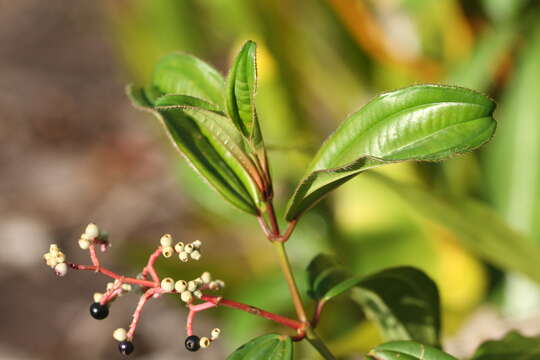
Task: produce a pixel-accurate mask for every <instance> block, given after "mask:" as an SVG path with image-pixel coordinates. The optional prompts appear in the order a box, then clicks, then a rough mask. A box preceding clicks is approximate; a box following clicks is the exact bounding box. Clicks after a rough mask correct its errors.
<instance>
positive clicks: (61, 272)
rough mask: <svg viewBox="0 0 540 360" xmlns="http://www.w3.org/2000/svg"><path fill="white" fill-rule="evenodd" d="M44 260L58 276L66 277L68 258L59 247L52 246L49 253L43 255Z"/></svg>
mask: <svg viewBox="0 0 540 360" xmlns="http://www.w3.org/2000/svg"><path fill="white" fill-rule="evenodd" d="M43 260H45V262H46V263H47V265H48V266H49V267H50V268H52V269H53V270H54V272H55V273H56V275H58V276H66V274H67V270H68V266H67V264H66V256H65V255H64V253H63V252H61V251H60V249H59V248H58V245H56V244H51V246H50V247H49V252H48V253H45V254H43Z"/></svg>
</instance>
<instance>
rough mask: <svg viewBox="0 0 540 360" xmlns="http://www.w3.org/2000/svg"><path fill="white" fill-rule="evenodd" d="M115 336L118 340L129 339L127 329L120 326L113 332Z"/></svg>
mask: <svg viewBox="0 0 540 360" xmlns="http://www.w3.org/2000/svg"><path fill="white" fill-rule="evenodd" d="M113 338H114V340H116V341H125V340H126V339H127V332H126V329H123V328H118V329H116V330H114V332H113Z"/></svg>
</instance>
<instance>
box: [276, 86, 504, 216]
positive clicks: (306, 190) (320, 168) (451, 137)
mask: <svg viewBox="0 0 540 360" xmlns="http://www.w3.org/2000/svg"><path fill="white" fill-rule="evenodd" d="M494 108H495V103H494V102H493V101H492V100H491V99H489V98H487V97H486V96H484V95H482V94H479V93H477V92H474V91H472V90H468V89H464V88H458V87H451V86H443V85H416V86H411V87H408V88H404V89H401V90H396V91H392V92H389V93H386V94H382V95H380V96H378V97H377V98H375V99H374V100H372V101H371V102H370V103H368V104H367V105H366V106H364V107H363V108H361V109H360V110H359V111H358V112H356V113H354V114H352V115H351V116H349V118H348V119H347V120H345V121H344V122H343V123H342V124H341V126H340V127H339V128H338V129H337V130H336V131H335V132H334V133H333V134H332V135H330V137H329V138H328V139H327V140H326V141H325V143H324V144H323V146H322V147H321V148H320V149H319V151H318V153H317V155H316V156H315V158H314V159H313V161H312V162H311V164H310V165H309V166H308V170H307V172H306V175H305V176H304V178H303V180H302V181H301V182H300V184H299V185H298V187H297V189H296V191H295V193H294V195H293V196H292V198H291V199H290V200H289V204H288V206H287V213H286V218H287V220H289V221H290V220H293V219H296V218H298V216H300V215H301V214H302V213H303V212H304V211H306V210H307V209H308V208H310V207H311V206H313V205H314V204H315V203H316V202H317V201H319V200H320V199H321V198H322V197H323V196H324V195H326V194H327V193H328V192H329V191H331V190H332V189H334V188H336V187H337V186H339V185H341V184H343V183H344V182H346V181H347V180H349V179H350V178H352V177H353V176H355V175H357V174H359V173H360V172H362V171H365V170H367V169H370V168H373V167H376V166H380V165H383V164H385V163H388V162H397V161H405V160H420V161H436V160H442V159H444V158H447V157H449V156H452V155H455V154H459V153H463V152H466V151H470V150H473V149H475V148H477V147H479V146H480V145H482V144H484V143H485V142H487V141H488V140H489V139H490V138H491V137H492V135H493V133H494V131H495V127H496V124H495V120H494V119H493V118H492V114H493V110H494Z"/></svg>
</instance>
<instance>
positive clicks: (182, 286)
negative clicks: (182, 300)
mask: <svg viewBox="0 0 540 360" xmlns="http://www.w3.org/2000/svg"><path fill="white" fill-rule="evenodd" d="M186 289H187V282H186V280H178V281H177V282H176V283H175V284H174V290H176V292H177V293H179V294H181V293H183V292H184V291H186Z"/></svg>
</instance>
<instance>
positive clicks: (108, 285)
mask: <svg viewBox="0 0 540 360" xmlns="http://www.w3.org/2000/svg"><path fill="white" fill-rule="evenodd" d="M113 287H114V283H112V282H108V283H107V290H112V288H113Z"/></svg>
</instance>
